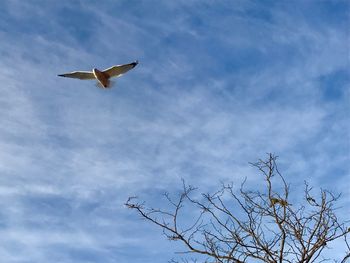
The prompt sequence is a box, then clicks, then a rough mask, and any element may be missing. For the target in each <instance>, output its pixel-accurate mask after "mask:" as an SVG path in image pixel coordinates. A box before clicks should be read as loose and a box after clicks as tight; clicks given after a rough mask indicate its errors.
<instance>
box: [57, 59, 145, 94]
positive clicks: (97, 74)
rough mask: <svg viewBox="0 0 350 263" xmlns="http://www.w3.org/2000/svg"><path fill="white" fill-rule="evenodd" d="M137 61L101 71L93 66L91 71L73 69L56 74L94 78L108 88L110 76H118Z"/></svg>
mask: <svg viewBox="0 0 350 263" xmlns="http://www.w3.org/2000/svg"><path fill="white" fill-rule="evenodd" d="M138 63H139V62H138V61H135V62H132V63H129V64H124V65H116V66H112V67H110V68H107V69H105V70H103V71H100V70H98V69H97V68H94V69H93V70H92V71H73V72H70V73H65V74H60V75H58V76H59V77H67V78H75V79H96V80H97V81H98V82H99V83H100V84H101V85H102V87H103V88H109V87H110V84H111V82H110V78H113V77H120V76H121V75H123V74H125V73H126V72H128V71H129V70H131V69H133V68H134V67H136V65H137V64H138Z"/></svg>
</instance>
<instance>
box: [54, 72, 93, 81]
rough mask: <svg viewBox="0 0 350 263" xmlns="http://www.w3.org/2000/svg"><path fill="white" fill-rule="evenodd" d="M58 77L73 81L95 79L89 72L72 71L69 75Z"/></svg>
mask: <svg viewBox="0 0 350 263" xmlns="http://www.w3.org/2000/svg"><path fill="white" fill-rule="evenodd" d="M58 76H59V77H67V78H74V79H95V75H94V73H92V72H90V71H73V72H70V73H65V74H60V75H58Z"/></svg>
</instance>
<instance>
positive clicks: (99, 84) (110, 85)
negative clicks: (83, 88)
mask: <svg viewBox="0 0 350 263" xmlns="http://www.w3.org/2000/svg"><path fill="white" fill-rule="evenodd" d="M116 83H117V82H116V81H115V80H109V81H108V85H107V87H104V86H103V85H102V84H101V83H100V82H96V84H95V86H96V87H98V88H101V89H109V88H112V87H114V86H116Z"/></svg>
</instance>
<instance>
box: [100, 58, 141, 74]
mask: <svg viewBox="0 0 350 263" xmlns="http://www.w3.org/2000/svg"><path fill="white" fill-rule="evenodd" d="M138 63H139V62H138V61H135V62H132V63H129V64H124V65H117V66H113V67H110V68H108V69H105V70H104V71H103V73H104V74H106V75H107V76H108V77H109V78H112V77H119V76H121V75H123V74H124V73H126V72H128V71H129V70H130V69H133V68H134V67H136V65H137V64H138Z"/></svg>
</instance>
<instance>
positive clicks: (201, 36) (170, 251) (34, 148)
mask: <svg viewBox="0 0 350 263" xmlns="http://www.w3.org/2000/svg"><path fill="white" fill-rule="evenodd" d="M0 14H1V15H0V40H1V41H0V66H1V70H0V83H1V85H0V196H1V198H0V205H1V210H0V258H1V259H2V261H3V262H9V263H14V262H28V263H29V262H36V263H41V262H67V263H69V262H107V263H109V262H118V263H126V262H135V263H138V262H140V263H141V262H143V263H144V262H152V263H157V262H166V261H167V260H169V259H171V258H172V257H174V256H176V255H175V254H174V252H175V251H179V250H181V247H177V246H176V244H175V243H171V242H168V241H166V242H164V240H165V239H164V237H163V236H162V234H161V231H160V230H159V229H157V228H155V227H153V226H151V225H149V224H147V223H146V222H144V221H142V220H140V218H139V217H138V216H137V215H136V214H134V213H132V211H129V210H127V209H126V208H125V207H124V206H123V203H124V202H125V201H126V199H127V197H128V196H131V195H135V194H137V195H139V196H140V197H141V198H142V199H145V200H148V201H149V202H150V203H151V204H153V205H155V206H157V204H159V202H160V201H159V197H160V195H161V194H162V193H163V192H165V191H167V192H170V193H172V194H175V193H176V192H178V191H179V190H180V189H181V178H184V179H185V180H186V182H188V183H190V184H195V185H197V186H198V187H199V188H200V189H201V191H203V192H207V191H212V190H215V189H216V188H217V187H218V186H219V183H220V181H224V182H230V181H233V182H235V183H237V184H239V183H240V182H241V180H242V179H243V178H244V177H247V180H248V184H250V185H252V186H253V185H254V183H255V184H256V182H257V180H258V179H259V174H258V173H257V171H255V170H254V169H253V168H251V167H250V166H249V165H248V162H254V161H256V160H257V159H258V158H264V157H265V156H266V155H265V154H266V153H267V152H273V153H275V154H277V155H279V156H280V158H279V163H280V169H281V171H282V172H283V174H284V175H285V177H286V179H287V180H288V181H289V182H290V183H291V187H292V189H293V191H294V193H295V195H296V196H298V195H299V194H300V192H301V191H302V189H301V185H302V183H303V181H304V180H308V181H309V182H310V184H312V185H313V186H315V188H319V187H322V188H326V189H330V190H333V191H336V192H342V194H343V198H342V200H341V201H340V205H341V206H342V207H343V208H344V209H345V210H346V211H345V213H342V214H343V215H345V214H346V212H348V213H350V206H349V197H350V192H349V188H350V184H349V170H350V169H349V168H350V167H349V162H350V159H349V152H350V151H349V147H350V145H349V141H350V138H349V132H350V127H349V123H350V122H349V121H350V118H349V112H350V106H349V105H350V104H349V102H350V101H349V96H350V94H349V86H350V77H349V66H350V65H349V29H348V25H349V1H341V0H339V1H332V0H329V1H321V0H320V1H296V0H294V1H248V0H247V1H215V2H214V1H195V0H193V1H185V0H184V1H182V0H179V1H152V0H149V1H136V0H131V1H130V0H128V1H112V0H111V1H109V0H103V1H65V0H62V1H44V0H42V1H41V0H32V1H31V0H28V1H22V0H3V1H1V5H0ZM136 59H138V60H139V61H140V64H139V65H138V66H137V67H136V68H135V69H134V70H133V71H130V72H129V73H128V74H126V75H125V76H123V77H122V78H119V79H117V81H116V85H115V87H114V88H113V89H111V90H102V89H98V88H96V86H95V83H94V82H93V81H79V80H74V79H64V78H58V77H57V74H60V73H64V72H67V71H72V70H90V69H92V68H93V67H97V68H99V69H104V68H107V67H109V66H111V65H114V64H123V63H129V62H131V61H134V60H136ZM339 251H341V249H340V248H339V247H333V250H332V252H331V253H333V254H336V253H340V252H339Z"/></svg>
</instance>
